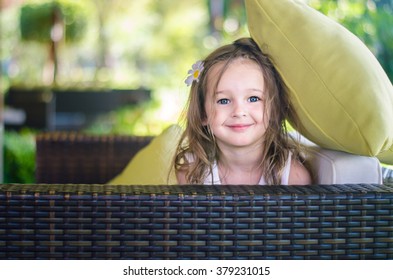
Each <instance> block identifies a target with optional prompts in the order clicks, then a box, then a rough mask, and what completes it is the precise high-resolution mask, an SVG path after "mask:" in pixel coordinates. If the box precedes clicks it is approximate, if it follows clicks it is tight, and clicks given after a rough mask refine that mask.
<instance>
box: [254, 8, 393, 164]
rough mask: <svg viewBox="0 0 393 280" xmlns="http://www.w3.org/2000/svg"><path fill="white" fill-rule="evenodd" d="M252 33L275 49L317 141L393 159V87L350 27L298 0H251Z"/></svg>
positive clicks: (296, 102)
mask: <svg viewBox="0 0 393 280" xmlns="http://www.w3.org/2000/svg"><path fill="white" fill-rule="evenodd" d="M246 9H247V17H248V27H249V31H250V34H251V37H252V38H253V39H254V40H255V41H256V42H257V43H258V45H259V46H260V48H261V49H262V50H263V51H265V52H267V53H268V54H270V55H271V56H272V58H273V60H274V63H275V66H276V68H277V69H278V71H279V72H280V74H281V75H282V77H283V79H284V81H285V83H286V85H287V87H288V88H289V91H290V100H291V102H292V104H293V105H294V108H295V111H296V112H297V114H298V116H299V118H300V121H301V123H302V124H303V126H304V129H301V130H300V133H301V134H303V135H304V136H306V137H307V138H308V139H310V140H311V141H313V142H315V143H317V144H318V145H320V146H322V147H325V148H329V149H335V150H341V151H345V152H349V153H354V154H360V155H366V156H377V157H378V156H379V155H381V157H380V159H381V160H382V161H384V162H386V163H390V164H393V87H392V83H391V82H390V80H389V78H388V77H387V75H386V73H385V72H384V70H383V69H382V67H381V65H380V64H379V62H378V61H377V59H376V58H375V56H374V55H373V54H372V53H371V52H370V51H369V49H368V48H367V47H366V46H365V45H364V44H363V43H362V42H361V41H360V40H359V39H358V38H357V37H356V36H355V35H353V34H352V33H350V32H349V31H348V30H347V29H345V28H344V27H343V26H341V25H339V24H338V23H336V22H335V21H333V20H331V19H329V18H328V17H326V16H324V15H323V14H321V13H319V12H318V11H316V10H314V9H312V8H310V7H309V6H307V5H306V4H304V3H302V2H299V1H291V0H274V1H273V0H246Z"/></svg>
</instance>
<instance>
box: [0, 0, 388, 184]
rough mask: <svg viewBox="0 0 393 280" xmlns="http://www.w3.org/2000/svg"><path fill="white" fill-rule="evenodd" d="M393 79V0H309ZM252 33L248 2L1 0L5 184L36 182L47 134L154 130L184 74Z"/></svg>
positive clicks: (0, 174)
mask: <svg viewBox="0 0 393 280" xmlns="http://www.w3.org/2000/svg"><path fill="white" fill-rule="evenodd" d="M304 2H307V3H308V4H309V5H311V6H312V7H314V8H316V9H317V10H319V11H321V12H322V13H324V14H326V15H328V16H329V17H331V18H333V19H334V20H336V21H338V22H340V23H342V24H343V25H344V26H346V27H347V28H348V29H349V30H351V31H352V32H353V33H355V34H356V35H357V36H358V37H359V38H360V39H361V40H362V41H363V42H364V43H365V44H366V45H367V46H368V47H369V48H370V50H371V51H372V52H373V53H374V54H375V56H376V57H377V58H378V60H379V61H380V63H381V64H382V66H383V67H384V69H385V71H386V72H387V74H388V76H389V77H390V79H391V80H392V78H393V59H392V56H393V28H392V27H393V15H392V14H393V13H392V12H393V0H308V1H307V0H304ZM244 36H249V33H248V29H247V22H246V12H245V7H244V1H243V0H187V1H183V0H83V1H77V0H0V71H1V72H0V144H1V146H2V149H0V182H4V183H9V182H11V183H33V182H34V180H35V179H34V170H35V135H36V134H37V133H39V132H42V131H55V130H56V131H58V130H61V131H80V132H83V133H91V134H125V135H157V134H159V133H160V132H161V131H162V130H163V129H164V128H165V127H167V126H168V125H169V124H172V123H175V122H178V119H179V116H180V114H181V112H182V109H183V106H184V103H185V101H186V99H187V95H188V88H187V87H186V85H185V84H184V80H185V78H186V77H187V71H188V70H189V69H190V67H191V65H192V64H193V63H194V62H195V61H196V60H198V59H201V58H203V57H204V56H205V55H206V54H208V53H209V52H211V51H212V50H213V49H215V48H216V47H218V46H220V45H222V44H224V43H228V42H231V41H233V40H235V39H237V38H239V37H244Z"/></svg>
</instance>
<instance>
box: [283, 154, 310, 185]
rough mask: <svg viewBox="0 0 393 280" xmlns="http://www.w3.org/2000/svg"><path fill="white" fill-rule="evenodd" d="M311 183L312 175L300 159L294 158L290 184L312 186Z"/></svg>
mask: <svg viewBox="0 0 393 280" xmlns="http://www.w3.org/2000/svg"><path fill="white" fill-rule="evenodd" d="M311 183H312V180H311V174H310V172H309V171H308V170H307V168H306V167H305V166H304V165H303V164H302V163H301V162H300V161H299V160H298V159H296V158H292V160H291V169H290V172H289V179H288V184H289V185H310V184H311Z"/></svg>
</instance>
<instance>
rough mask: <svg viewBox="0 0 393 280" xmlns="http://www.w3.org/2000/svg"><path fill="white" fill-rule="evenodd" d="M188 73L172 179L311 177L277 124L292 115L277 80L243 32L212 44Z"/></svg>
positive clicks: (279, 180) (249, 181) (294, 180)
mask: <svg viewBox="0 0 393 280" xmlns="http://www.w3.org/2000/svg"><path fill="white" fill-rule="evenodd" d="M189 74H191V75H190V77H188V79H187V80H186V83H187V84H189V85H191V91H190V96H189V100H188V107H187V113H186V127H185V131H184V133H183V135H182V137H181V139H180V142H179V145H178V147H177V151H176V156H175V159H174V168H175V172H176V176H177V179H178V182H179V184H214V185H218V184H236V185H258V184H259V185H266V184H269V185H280V184H281V185H288V184H289V185H305V184H310V183H311V176H310V173H309V172H308V170H307V169H306V168H305V167H304V165H303V164H302V161H301V159H300V156H299V149H298V148H297V146H296V145H295V144H294V142H293V141H291V139H290V138H289V136H288V134H287V130H286V127H285V119H286V118H293V117H294V116H293V114H292V112H291V111H290V106H289V101H288V97H287V93H286V91H285V87H284V85H283V82H282V80H281V78H280V76H279V74H278V73H277V71H276V70H275V68H274V67H273V65H272V63H271V61H270V59H269V58H268V57H267V56H266V55H265V54H264V53H262V51H261V50H260V49H259V48H258V45H257V44H256V43H255V42H254V41H253V40H252V39H251V38H243V39H239V40H237V41H235V42H234V43H233V44H229V45H226V46H222V47H220V48H218V49H217V50H215V51H214V52H213V53H211V54H210V55H209V56H208V57H207V58H206V59H205V60H203V61H200V62H198V63H196V64H194V65H193V69H192V70H190V72H189Z"/></svg>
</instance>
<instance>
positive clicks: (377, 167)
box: [295, 135, 383, 185]
mask: <svg viewBox="0 0 393 280" xmlns="http://www.w3.org/2000/svg"><path fill="white" fill-rule="evenodd" d="M295 139H296V140H298V139H299V140H298V141H300V143H301V144H302V145H304V146H306V147H307V154H306V155H305V159H306V161H307V162H308V164H309V165H308V166H309V167H310V168H311V172H312V174H313V176H314V183H316V184H327V185H331V184H382V180H383V176H382V167H381V164H380V162H379V160H378V159H377V158H376V157H367V156H360V155H354V154H349V153H346V152H341V151H335V150H329V149H325V148H321V147H319V146H317V145H316V144H314V143H313V142H311V141H309V140H307V139H306V138H304V137H302V136H300V138H299V136H298V135H296V136H295Z"/></svg>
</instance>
